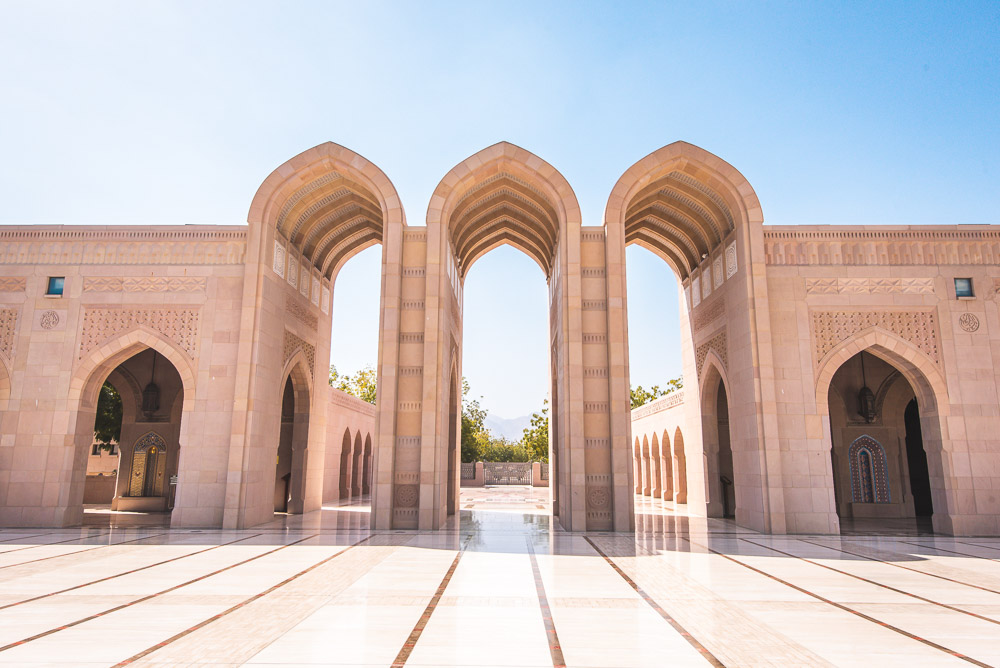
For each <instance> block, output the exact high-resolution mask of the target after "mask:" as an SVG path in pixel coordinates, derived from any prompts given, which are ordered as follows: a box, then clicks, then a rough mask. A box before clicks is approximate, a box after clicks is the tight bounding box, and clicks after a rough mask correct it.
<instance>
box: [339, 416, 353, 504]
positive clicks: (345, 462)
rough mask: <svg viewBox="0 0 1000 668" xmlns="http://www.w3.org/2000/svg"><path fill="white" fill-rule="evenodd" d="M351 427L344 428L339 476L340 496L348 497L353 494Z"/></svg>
mask: <svg viewBox="0 0 1000 668" xmlns="http://www.w3.org/2000/svg"><path fill="white" fill-rule="evenodd" d="M353 442H354V441H353V440H352V439H351V428H350V427H348V428H346V429H344V438H343V439H342V440H341V443H340V475H339V476H338V481H339V487H340V498H342V499H348V498H350V496H351V445H352V444H353Z"/></svg>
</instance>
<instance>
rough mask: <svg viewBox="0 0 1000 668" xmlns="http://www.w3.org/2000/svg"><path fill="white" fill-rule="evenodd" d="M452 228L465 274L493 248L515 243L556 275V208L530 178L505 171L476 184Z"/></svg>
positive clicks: (458, 207)
mask: <svg viewBox="0 0 1000 668" xmlns="http://www.w3.org/2000/svg"><path fill="white" fill-rule="evenodd" d="M449 229H450V230H451V240H452V243H453V245H454V249H455V255H456V257H457V258H458V266H459V271H460V273H461V275H462V276H464V275H465V273H466V272H467V271H468V269H469V267H471V266H472V263H473V262H475V261H476V260H477V259H478V258H479V257H481V256H482V255H484V254H485V253H486V252H488V251H489V250H491V249H493V248H495V247H497V246H499V245H501V244H504V243H506V244H510V245H511V246H514V247H515V248H518V249H520V250H521V251H523V252H525V253H527V254H528V256H530V257H531V258H532V259H533V260H535V262H537V263H538V265H539V266H540V267H541V268H542V271H543V272H545V275H546V277H547V276H549V275H550V274H551V270H552V259H553V257H554V256H555V247H556V243H557V241H558V240H559V224H558V216H557V214H556V209H555V207H554V206H552V204H551V202H550V201H549V200H548V198H546V197H545V195H543V194H542V193H541V192H540V191H539V190H537V189H536V188H534V187H533V186H531V185H530V184H528V183H527V182H525V181H522V180H521V179H519V178H517V177H515V176H513V175H512V174H508V173H506V172H500V173H498V174H496V175H494V176H492V177H490V178H489V179H486V180H485V181H482V182H480V183H478V184H477V185H476V186H474V187H473V188H470V189H469V191H468V192H467V193H465V194H464V195H463V196H462V198H461V199H460V200H459V201H458V203H457V204H456V205H455V207H454V208H453V209H452V211H451V215H450V217H449Z"/></svg>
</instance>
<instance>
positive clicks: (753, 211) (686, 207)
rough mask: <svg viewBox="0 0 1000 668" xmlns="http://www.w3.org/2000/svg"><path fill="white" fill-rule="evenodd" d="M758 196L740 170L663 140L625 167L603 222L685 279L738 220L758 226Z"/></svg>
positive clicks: (760, 216)
mask: <svg viewBox="0 0 1000 668" xmlns="http://www.w3.org/2000/svg"><path fill="white" fill-rule="evenodd" d="M763 220H764V217H763V212H762V211H761V207H760V201H759V200H758V199H757V195H756V193H755V192H754V190H753V188H752V187H751V186H750V183H749V182H748V181H747V180H746V178H745V177H744V176H743V175H742V174H740V172H739V171H738V170H737V169H736V168H735V167H733V166H732V165H730V164H729V163H727V162H726V161H725V160H722V159H721V158H719V157H718V156H715V155H713V154H711V153H709V152H708V151H706V150H704V149H701V148H698V147H697V146H694V145H692V144H689V143H687V142H683V141H678V142H674V143H672V144H668V145H667V146H664V147H663V148H660V149H659V150H657V151H654V152H653V153H650V154H649V155H647V156H646V157H645V158H643V159H642V160H640V161H639V162H637V163H635V164H634V165H632V166H631V167H629V168H628V169H627V170H626V171H625V173H624V174H622V176H621V178H619V179H618V182H617V183H616V184H615V186H614V188H612V190H611V195H610V197H609V198H608V203H607V207H606V208H605V213H604V224H605V226H606V227H610V226H616V227H619V228H621V230H622V232H623V235H622V236H623V237H624V239H625V243H626V244H630V243H637V244H639V245H642V246H643V247H645V248H647V249H648V250H651V251H652V252H654V253H656V254H657V255H659V256H660V257H661V258H663V259H664V260H665V261H667V263H669V264H670V265H671V267H673V268H674V270H675V271H676V272H677V274H678V276H679V277H680V279H681V280H682V281H683V280H686V279H687V278H688V277H689V276H690V275H691V272H692V271H693V270H694V269H695V268H696V267H697V266H699V265H700V264H701V263H702V261H703V259H704V258H705V257H707V256H708V255H711V254H713V253H714V252H716V251H717V249H719V248H720V247H721V246H722V245H723V244H724V243H726V242H727V240H728V239H729V237H730V235H731V234H732V232H733V231H734V230H736V228H737V227H739V226H741V225H751V224H756V225H760V224H762V223H763Z"/></svg>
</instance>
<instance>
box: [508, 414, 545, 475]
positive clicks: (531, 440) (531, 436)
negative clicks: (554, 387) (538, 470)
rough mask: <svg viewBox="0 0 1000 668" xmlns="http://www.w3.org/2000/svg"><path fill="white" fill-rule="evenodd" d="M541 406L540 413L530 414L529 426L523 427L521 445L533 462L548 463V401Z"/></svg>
mask: <svg viewBox="0 0 1000 668" xmlns="http://www.w3.org/2000/svg"><path fill="white" fill-rule="evenodd" d="M542 406H543V408H542V411H541V412H540V413H532V415H531V426H530V427H525V429H524V433H523V434H522V436H521V445H522V446H524V447H525V448H526V449H527V451H528V453H529V454H530V456H531V459H530V461H533V462H547V461H549V400H548V399H546V400H545V401H544V403H543V404H542ZM513 461H518V460H513Z"/></svg>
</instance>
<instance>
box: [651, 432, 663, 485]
mask: <svg viewBox="0 0 1000 668" xmlns="http://www.w3.org/2000/svg"><path fill="white" fill-rule="evenodd" d="M649 464H650V476H651V478H652V479H651V484H650V487H652V492H653V496H654V497H657V498H660V496H661V495H662V494H663V484H662V483H663V472H662V468H661V462H660V439H659V437H657V435H656V432H655V431H654V432H653V436H652V438H651V439H650V442H649Z"/></svg>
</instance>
